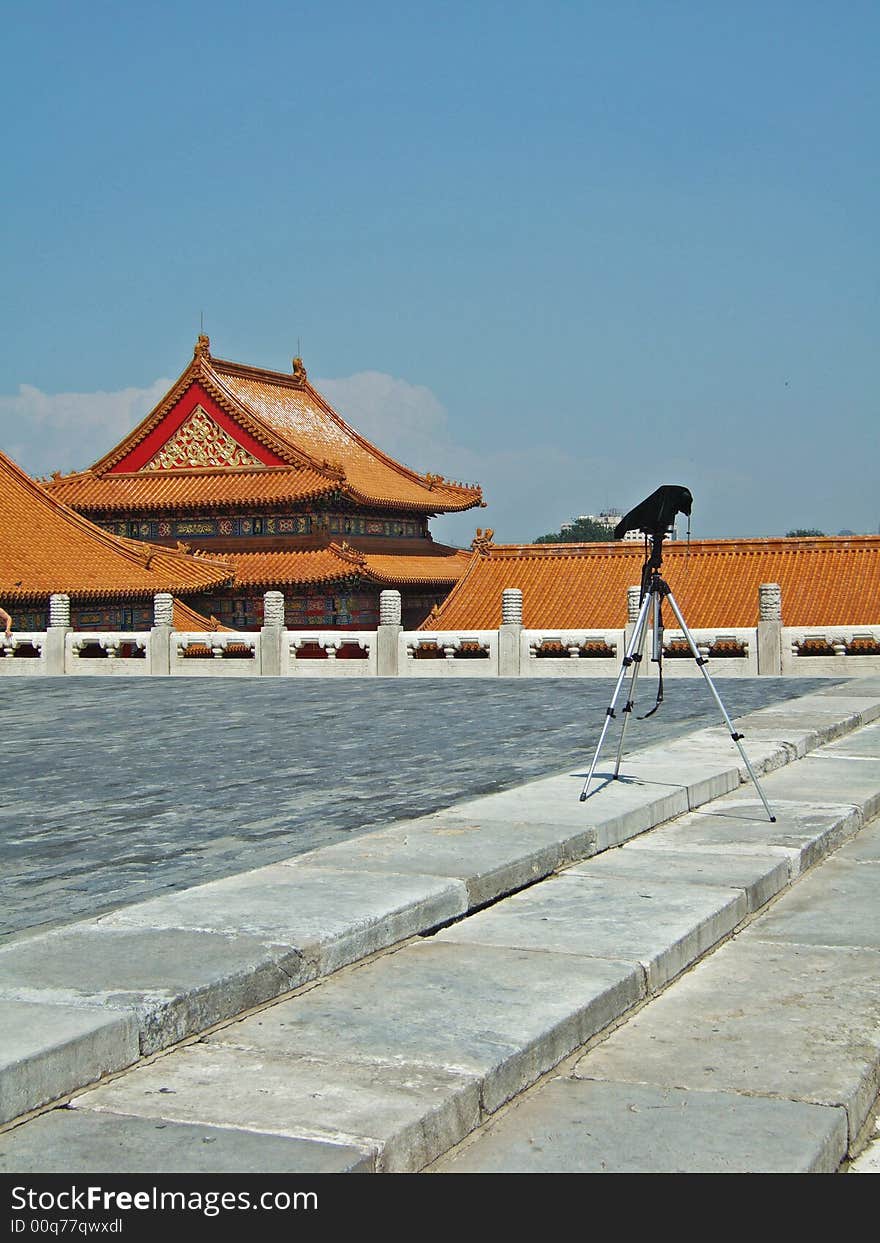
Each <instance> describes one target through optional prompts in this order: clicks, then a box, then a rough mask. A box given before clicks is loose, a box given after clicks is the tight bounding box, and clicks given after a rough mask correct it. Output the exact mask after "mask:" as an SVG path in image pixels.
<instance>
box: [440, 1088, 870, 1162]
mask: <svg viewBox="0 0 880 1243" xmlns="http://www.w3.org/2000/svg"><path fill="white" fill-rule="evenodd" d="M845 1156H846V1114H845V1112H844V1111H843V1110H842V1109H835V1108H827V1107H823V1106H820V1105H804V1104H801V1103H800V1102H796V1101H786V1100H768V1099H766V1098H762V1097H748V1096H740V1095H737V1094H736V1093H735V1092H683V1091H680V1090H678V1089H675V1088H656V1087H651V1086H643V1085H641V1084H629V1083H626V1084H620V1083H601V1082H591V1081H588V1080H571V1079H567V1080H563V1079H554V1080H552V1081H551V1082H550V1083H548V1084H547V1085H546V1086H544V1087H543V1088H542V1089H541V1090H540V1092H537V1093H535V1094H534V1095H532V1096H530V1097H528V1098H526V1099H525V1100H523V1101H522V1102H521V1103H518V1104H516V1105H514V1106H513V1107H512V1108H511V1109H510V1110H508V1111H506V1112H505V1113H504V1114H503V1116H501V1117H499V1118H498V1119H497V1120H496V1121H493V1122H490V1123H489V1124H488V1125H487V1126H486V1128H485V1129H484V1130H483V1131H482V1132H481V1133H480V1134H479V1136H478V1137H476V1138H475V1140H474V1141H473V1142H472V1143H470V1144H468V1143H467V1142H465V1144H463V1145H462V1146H461V1148H460V1149H458V1150H457V1151H455V1152H453V1153H450V1154H448V1155H447V1156H444V1157H441V1158H440V1160H439V1161H436V1162H435V1163H434V1164H433V1165H432V1166H431V1167H430V1169H429V1171H428V1172H430V1173H437V1174H474V1173H479V1174H544V1173H547V1174H555V1173H558V1174H604V1173H614V1174H630V1173H632V1174H740V1173H765V1172H766V1173H779V1174H783V1173H790V1174H822V1173H833V1172H834V1171H835V1170H836V1169H837V1167H838V1166H839V1164H840V1162H841V1161H842V1160H843V1158H844V1157H845Z"/></svg>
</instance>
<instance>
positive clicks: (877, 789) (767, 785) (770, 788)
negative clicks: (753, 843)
mask: <svg viewBox="0 0 880 1243" xmlns="http://www.w3.org/2000/svg"><path fill="white" fill-rule="evenodd" d="M764 793H765V794H766V796H767V798H768V799H769V801H770V805H771V807H773V808H774V811H775V803H776V802H777V801H778V800H792V801H795V802H802V803H851V804H852V805H853V806H854V807H858V809H859V811H860V812H861V814H862V818H863V820H870V819H871V818H872V817H873V816H876V815H877V813H878V812H880V759H878V760H873V759H869V758H867V757H866V758H862V759H860V760H859V761H858V762H857V763H854V762H853V761H851V760H849V759H848V758H847V757H846V756H836V755H834V754H832V753H823V752H818V753H816V754H812V755H807V756H805V757H804V759H802V760H799V761H798V763H797V764H796V765H793V764H790V765H789V766H788V767H787V768H781V769H780V770H779V771H778V772H775V773H769V774H768V776H767V777H766V778H765V780H764ZM731 797H732V799H737V798H740V799H751V798H752V797H753V792H752V791H750V790H749V789H748V788H747V787H746V786H742V787H740V790H739V792H738V793H737V794H734V795H732V796H731Z"/></svg>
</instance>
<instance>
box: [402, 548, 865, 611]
mask: <svg viewBox="0 0 880 1243" xmlns="http://www.w3.org/2000/svg"><path fill="white" fill-rule="evenodd" d="M491 534H492V533H491V532H488V538H486V537H485V536H484V537H483V538H482V539H481V538H477V539H476V540H475V541H474V549H475V555H474V558H473V561H472V563H471V565H470V566H469V568H468V570H467V572H466V573H465V574H464V575H463V576H462V578H461V579H460V580H459V582H458V583H457V584H456V586H455V587H454V588H453V590H452V591H451V592H450V594H449V595H448V596H447V598H446V600H445V601H444V602H443V603H442V604H441V605H440V606H439V607H438V608H437V609H435V610H434V611H433V613H432V614H431V616H430V617H429V618H428V619H427V620H426V621H425V623H424V625H423V627H422V628H423V629H430V630H458V631H461V630H470V629H473V630H494V629H495V628H496V627H497V626H498V625H499V624H500V622H501V593H502V591H503V590H504V589H505V588H509V587H516V588H518V589H519V590H520V591H522V607H523V625H524V626H526V627H527V628H528V629H534V630H546V631H548V632H549V631H553V630H577V629H589V630H592V629H603V628H607V629H614V628H615V627H618V626H622V625H623V624H624V623H625V622H626V619H627V588H628V587H630V586H633V585H636V584H638V583H639V581H640V577H641V568H642V562H643V560H644V553H643V550H642V548H641V547H640V546H639V545H637V544H635V543H629V542H626V541H618V542H615V543H608V544H603V543H596V544H592V543H590V544H494V543H493V542H492V539H491ZM663 577H664V578H665V579H666V580H667V581H668V583H669V586H670V588H671V590H672V593H673V595H674V597H675V600H676V602H677V604H678V605H679V607H680V609H681V611H682V614H683V616H684V619H685V621H686V622H687V624H688V626H689V627H691V628H692V629H700V628H707V629H710V628H715V627H725V626H729V627H736V626H743V627H751V626H756V625H757V623H758V620H759V617H758V598H759V588H760V587H761V584H762V583H776V584H778V585H779V586H780V587H781V589H782V601H783V606H782V607H783V621H784V623H785V625H786V626H876V625H878V623H880V536H877V535H855V536H822V537H819V536H809V537H800V538H798V537H786V538H776V539H737V540H732V539H731V540H721V539H705V540H691V541H690V543H689V544H687V543H685V542H683V541H681V540H679V541H676V542H674V543H669V544H666V545H665V546H664V549H663ZM666 625H667V626H669V627H674V625H675V619H674V618H673V617H672V614H671V611H670V610H667V617H666Z"/></svg>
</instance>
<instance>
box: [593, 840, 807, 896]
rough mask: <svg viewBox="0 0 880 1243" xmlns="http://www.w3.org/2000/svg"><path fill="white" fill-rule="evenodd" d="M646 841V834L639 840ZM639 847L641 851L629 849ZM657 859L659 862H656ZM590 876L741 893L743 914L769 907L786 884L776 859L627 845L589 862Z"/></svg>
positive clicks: (784, 865) (785, 869) (784, 866)
mask: <svg viewBox="0 0 880 1243" xmlns="http://www.w3.org/2000/svg"><path fill="white" fill-rule="evenodd" d="M645 837H646V838H650V837H651V834H650V833H647V834H645ZM636 845H639V846H640V847H642V848H641V849H635V846H636ZM658 853H659V858H658ZM589 874H590V875H592V876H600V877H601V876H617V877H630V878H634V879H635V878H640V879H642V880H649V881H652V882H655V883H656V882H658V881H659V880H660V879H661V878H662V879H663V880H664V881H665V880H672V881H675V882H678V883H681V882H684V883H685V884H688V885H711V886H713V887H714V888H728V887H729V888H731V889H741V890H742V891H743V892H744V893H745V896H746V901H747V903H748V909H749V910H750V911H757V910H758V909H759V908H760V907H762V906H763V905H764V904H765V903H766V902H769V901H770V899H771V898H772V897H774V896H775V895H776V894H777V893H779V892H780V890H782V889H784V888H785V886H786V885H787V884H788V882H789V879H790V869H789V861H788V860H787V859H781V858H780V857H779V855H774V854H770V853H766V854H762V855H759V854H741V853H732V852H730V851H725V850H722V849H721V848H719V849H718V850H715V851H712V850H707V849H703V850H673V849H669V848H666V849H662V848H660V847H655V848H654V849H653V850H652V849H651V846H650V843H649V842H648V841H644V845H642V842H639V843H634V842H631V843H629V844H628V845H626V846H622V847H621V848H620V849H619V850H609V851H606V853H605V854H603V855H600V856H599V857H598V858H596V859H593V860H591V862H590V871H589Z"/></svg>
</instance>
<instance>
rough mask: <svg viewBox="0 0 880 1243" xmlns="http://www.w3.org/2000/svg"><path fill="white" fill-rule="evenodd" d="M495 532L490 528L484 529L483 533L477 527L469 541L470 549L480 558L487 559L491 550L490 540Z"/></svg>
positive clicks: (480, 528)
mask: <svg viewBox="0 0 880 1243" xmlns="http://www.w3.org/2000/svg"><path fill="white" fill-rule="evenodd" d="M494 535H495V532H494V531H493V530H492V528H491V527H486V529H485V531H484V530H483V528H482V527H477V533H476V535H475V536H474V538H473V539H472V540H471V548H472V549H473V550H474V552H475V553H477V554H478V555H479V556H481V557H487V556H488V555H489V551H490V549H491V548H492V540H493V537H494Z"/></svg>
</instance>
